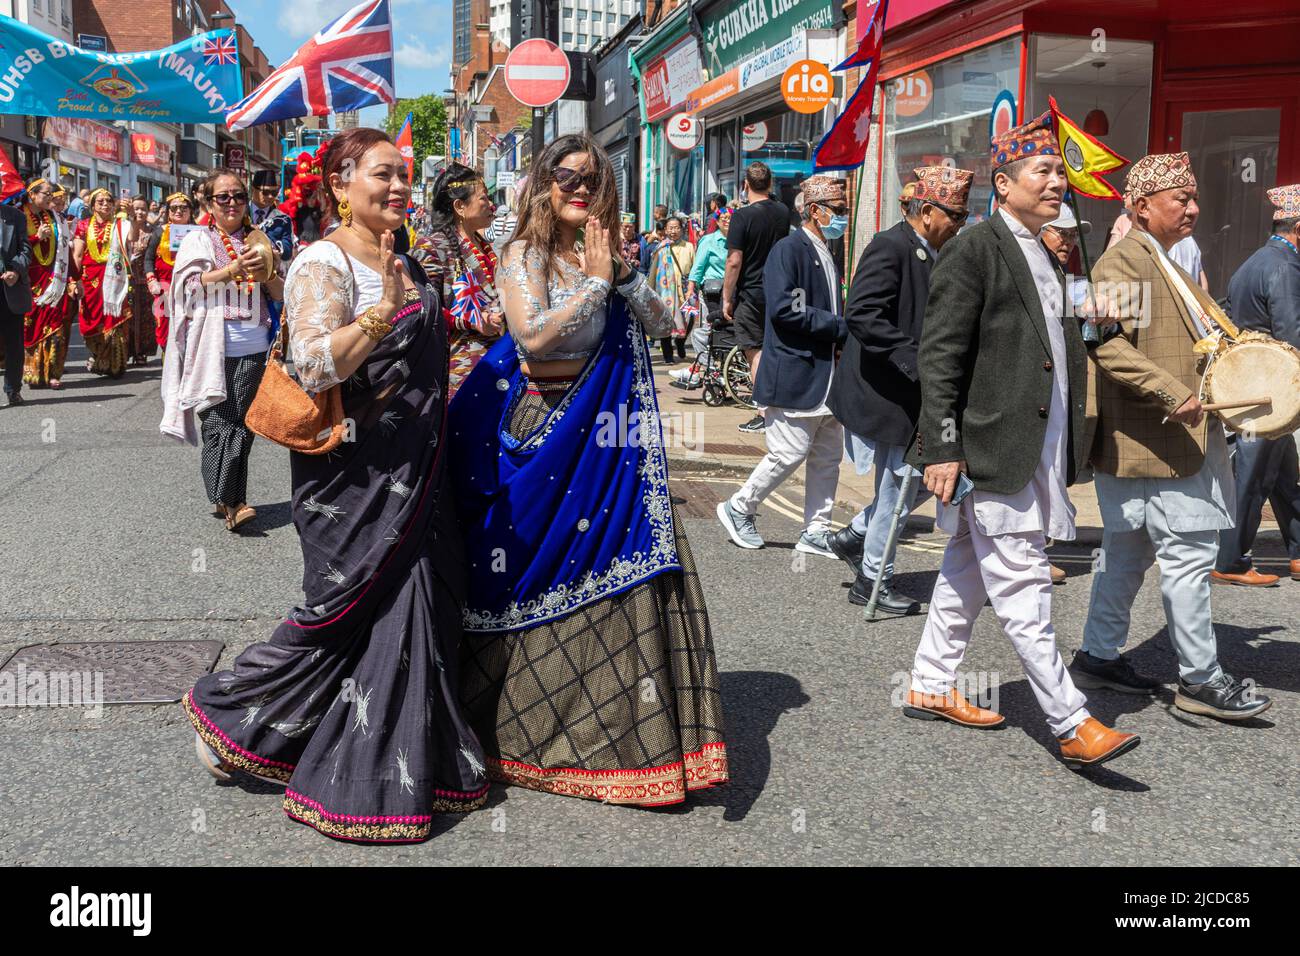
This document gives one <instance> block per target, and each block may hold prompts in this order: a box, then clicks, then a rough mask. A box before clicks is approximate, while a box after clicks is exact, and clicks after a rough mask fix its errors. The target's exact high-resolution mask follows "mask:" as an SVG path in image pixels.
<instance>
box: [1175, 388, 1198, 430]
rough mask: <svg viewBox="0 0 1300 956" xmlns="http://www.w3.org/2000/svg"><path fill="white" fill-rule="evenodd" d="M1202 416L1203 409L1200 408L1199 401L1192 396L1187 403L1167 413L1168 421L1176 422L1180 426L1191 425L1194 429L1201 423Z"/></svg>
mask: <svg viewBox="0 0 1300 956" xmlns="http://www.w3.org/2000/svg"><path fill="white" fill-rule="evenodd" d="M1204 416H1205V409H1203V408H1202V407H1201V400H1200V399H1199V398H1197V397H1196V396H1195V395H1192V396H1190V397H1189V398H1188V399H1187V401H1185V402H1183V404H1181V405H1179V406H1178V407H1177V408H1176V409H1174V410H1173V411H1172V412H1170V413H1169V421H1171V422H1178V423H1179V424H1180V425H1191V426H1192V427H1193V428H1195V427H1196V426H1197V425H1199V424H1200V423H1201V419H1202V418H1203V417H1204Z"/></svg>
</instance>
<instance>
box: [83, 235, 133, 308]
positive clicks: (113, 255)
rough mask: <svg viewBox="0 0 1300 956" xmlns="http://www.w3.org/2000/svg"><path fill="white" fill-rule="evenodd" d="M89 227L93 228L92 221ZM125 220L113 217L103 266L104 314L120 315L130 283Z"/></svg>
mask: <svg viewBox="0 0 1300 956" xmlns="http://www.w3.org/2000/svg"><path fill="white" fill-rule="evenodd" d="M89 228H92V229H93V228H94V224H93V222H92V224H91V226H90V227H89ZM126 233H127V222H126V220H125V219H121V218H118V219H114V220H113V226H112V233H111V236H112V238H111V239H110V240H109V246H108V263H107V264H106V265H105V266H104V286H103V290H104V314H105V315H121V314H122V303H123V302H125V301H126V293H127V290H128V289H129V287H130V285H131V257H130V256H129V255H128V254H127V251H126V250H127V244H126Z"/></svg>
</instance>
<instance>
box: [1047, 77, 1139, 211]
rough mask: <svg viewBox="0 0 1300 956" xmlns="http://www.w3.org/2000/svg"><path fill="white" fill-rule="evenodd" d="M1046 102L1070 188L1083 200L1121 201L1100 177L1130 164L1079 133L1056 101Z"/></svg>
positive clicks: (1090, 137) (1051, 98)
mask: <svg viewBox="0 0 1300 956" xmlns="http://www.w3.org/2000/svg"><path fill="white" fill-rule="evenodd" d="M1047 102H1048V105H1049V106H1050V107H1051V109H1052V121H1053V122H1054V123H1055V124H1056V141H1057V143H1059V144H1060V147H1061V159H1063V160H1064V161H1065V175H1066V178H1067V179H1069V180H1070V188H1071V189H1073V190H1074V191H1075V192H1076V193H1078V194H1079V195H1080V196H1089V197H1091V198H1093V199H1119V198H1120V194H1119V190H1118V189H1116V188H1115V187H1114V186H1112V185H1111V184H1110V183H1108V182H1106V180H1104V179H1102V178H1101V176H1100V174H1101V173H1104V172H1109V171H1110V170H1112V169H1119V167H1121V166H1127V165H1128V160H1127V159H1125V158H1124V157H1123V156H1121V155H1120V154H1119V153H1117V152H1115V151H1114V150H1112V149H1110V147H1108V146H1106V145H1104V144H1103V143H1102V142H1101V141H1100V140H1098V139H1096V138H1095V137H1093V136H1090V135H1088V134H1087V133H1085V132H1084V131H1083V130H1082V129H1080V128H1079V127H1078V126H1077V125H1076V124H1075V122H1074V120H1072V119H1070V118H1069V117H1068V116H1066V115H1065V114H1064V113H1062V112H1061V111H1060V109H1058V108H1057V106H1056V97H1054V96H1049V97H1048V98H1047Z"/></svg>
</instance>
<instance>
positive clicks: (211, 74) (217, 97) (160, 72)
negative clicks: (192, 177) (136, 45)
mask: <svg viewBox="0 0 1300 956" xmlns="http://www.w3.org/2000/svg"><path fill="white" fill-rule="evenodd" d="M242 90H243V80H242V79H241V77H240V73H239V52H238V49H237V47H236V45H235V38H234V34H233V32H232V31H230V30H211V31H209V32H208V33H203V34H200V35H199V36H196V37H191V38H190V39H188V40H183V41H181V42H180V43H174V44H172V45H171V46H169V47H165V48H163V49H161V50H147V51H142V52H139V53H102V52H96V51H91V50H83V49H82V48H81V47H78V46H74V45H73V44H71V43H68V42H67V41H65V40H60V39H57V38H56V37H52V36H49V35H48V34H45V33H42V32H40V31H39V30H34V29H32V28H31V27H30V26H28V25H27V24H25V23H20V22H19V21H17V20H14V19H12V18H11V17H6V16H0V113H21V114H26V115H30V116H75V117H80V118H82V119H90V120H100V121H104V120H114V119H139V120H155V121H160V122H173V123H214V122H215V123H222V122H224V121H225V114H226V109H227V108H228V107H229V106H230V105H231V104H233V103H236V102H238V101H239V99H240V98H241V97H242V96H243V92H242Z"/></svg>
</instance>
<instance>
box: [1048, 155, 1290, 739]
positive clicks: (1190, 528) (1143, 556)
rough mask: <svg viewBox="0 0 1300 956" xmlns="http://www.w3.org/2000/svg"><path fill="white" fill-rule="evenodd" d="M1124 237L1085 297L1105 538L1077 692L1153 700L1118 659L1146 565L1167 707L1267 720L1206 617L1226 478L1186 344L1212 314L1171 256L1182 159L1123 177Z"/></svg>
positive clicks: (1182, 201) (1228, 506) (1263, 702)
mask: <svg viewBox="0 0 1300 956" xmlns="http://www.w3.org/2000/svg"><path fill="white" fill-rule="evenodd" d="M1126 199H1127V200H1128V203H1129V208H1130V209H1131V210H1132V215H1133V229H1132V230H1131V231H1130V232H1129V234H1128V235H1126V236H1125V237H1124V238H1123V239H1121V240H1120V241H1119V242H1118V243H1116V244H1115V245H1114V246H1112V247H1111V248H1110V249H1108V250H1107V251H1106V253H1105V254H1104V255H1103V256H1102V257H1101V259H1100V260H1099V261H1098V263H1097V265H1096V268H1094V269H1093V276H1092V277H1093V281H1094V290H1095V292H1096V295H1097V297H1098V301H1099V302H1103V303H1106V304H1107V305H1108V307H1109V308H1108V314H1109V315H1110V316H1112V317H1113V318H1117V319H1118V320H1119V322H1118V324H1117V325H1112V326H1111V327H1110V329H1109V330H1108V331H1107V333H1106V334H1105V335H1104V336H1103V341H1102V342H1101V344H1100V345H1098V346H1097V347H1096V348H1095V349H1093V350H1092V352H1091V353H1090V355H1091V358H1092V361H1093V363H1094V365H1095V367H1096V371H1097V377H1096V382H1097V406H1098V410H1099V420H1098V425H1097V434H1096V439H1095V441H1094V444H1093V449H1092V463H1093V469H1094V472H1095V475H1096V488H1097V503H1098V505H1099V507H1100V509H1101V516H1102V522H1103V524H1104V526H1105V527H1104V532H1103V536H1102V554H1101V558H1102V561H1101V565H1100V567H1099V568H1098V570H1097V572H1096V573H1094V575H1093V579H1092V600H1091V604H1090V606H1089V609H1088V622H1087V624H1086V626H1085V627H1084V634H1083V649H1082V650H1080V651H1079V652H1078V653H1077V654H1076V655H1075V658H1074V662H1073V663H1072V664H1071V665H1070V673H1071V674H1072V675H1073V677H1074V680H1075V683H1076V684H1078V686H1080V687H1084V688H1097V687H1106V688H1110V689H1112V690H1117V691H1120V692H1123V693H1130V694H1152V693H1155V690H1156V688H1157V687H1158V686H1159V681H1155V680H1152V679H1150V678H1146V677H1143V676H1141V675H1139V674H1137V673H1136V672H1135V671H1134V670H1133V668H1132V666H1130V665H1129V663H1128V662H1127V661H1126V660H1125V659H1124V658H1123V657H1122V656H1121V655H1120V651H1119V649H1120V647H1122V646H1123V644H1124V642H1125V640H1126V639H1127V637H1128V629H1129V613H1130V610H1131V608H1132V605H1133V599H1134V598H1135V597H1136V596H1137V592H1138V589H1139V588H1141V586H1142V579H1143V576H1144V575H1145V573H1146V570H1147V568H1149V567H1150V566H1151V563H1152V561H1153V560H1157V559H1158V560H1159V562H1160V590H1161V595H1162V597H1163V598H1164V605H1165V616H1166V619H1167V621H1168V625H1169V635H1170V638H1171V639H1172V641H1173V644H1174V650H1175V651H1176V653H1177V655H1178V669H1179V680H1178V691H1177V694H1176V696H1175V698H1174V703H1175V705H1176V706H1177V707H1178V708H1179V709H1181V710H1185V711H1188V712H1190V713H1196V714H1205V715H1208V716H1211V717H1217V718H1219V719H1221V720H1244V719H1246V718H1249V717H1254V716H1256V715H1258V714H1260V713H1262V712H1263V711H1264V710H1266V709H1268V707H1269V704H1270V701H1269V699H1268V698H1267V697H1264V696H1263V695H1261V694H1257V693H1255V692H1254V688H1253V685H1252V683H1251V682H1242V681H1239V680H1237V679H1235V678H1234V677H1232V676H1231V675H1230V674H1227V673H1225V672H1224V670H1223V668H1222V667H1220V666H1219V660H1218V646H1217V641H1216V639H1215V635H1214V623H1213V620H1212V617H1211V612H1210V572H1211V571H1212V570H1213V569H1214V562H1215V558H1216V556H1217V553H1218V540H1219V531H1221V530H1223V529H1225V528H1231V527H1232V523H1233V483H1232V469H1231V467H1230V465H1229V461H1228V448H1227V443H1226V441H1225V440H1224V436H1223V428H1222V426H1221V425H1220V424H1219V422H1218V420H1217V419H1215V418H1213V417H1207V416H1206V414H1205V412H1204V410H1203V409H1202V407H1201V402H1200V399H1199V397H1198V392H1199V388H1200V376H1201V371H1202V366H1201V361H1202V360H1201V357H1200V356H1199V355H1198V354H1197V353H1196V352H1195V351H1194V346H1195V345H1196V343H1197V342H1198V341H1201V340H1203V339H1206V338H1210V337H1212V336H1215V335H1217V334H1220V333H1221V332H1222V329H1221V327H1220V326H1219V324H1218V323H1217V322H1216V321H1215V318H1214V316H1215V315H1222V313H1221V312H1220V311H1219V310H1218V309H1217V307H1216V306H1215V305H1214V302H1213V300H1212V299H1210V297H1209V296H1208V295H1207V294H1206V293H1205V292H1204V290H1202V289H1201V287H1200V285H1199V284H1198V283H1197V281H1196V280H1195V279H1194V278H1193V277H1192V276H1190V275H1188V274H1187V273H1186V272H1184V271H1183V270H1182V269H1181V268H1180V267H1179V266H1178V265H1177V264H1175V263H1174V262H1173V261H1172V259H1170V257H1169V250H1170V249H1171V248H1172V247H1173V245H1174V244H1175V243H1177V242H1178V241H1179V240H1181V239H1182V238H1184V237H1185V236H1189V235H1191V233H1192V228H1193V227H1194V226H1195V224H1196V217H1197V215H1198V212H1199V210H1198V208H1197V205H1196V179H1195V177H1194V176H1193V175H1192V170H1191V164H1190V162H1189V158H1188V155H1187V154H1186V153H1172V154H1158V155H1153V156H1146V157H1143V158H1142V159H1140V160H1139V161H1138V162H1136V163H1134V165H1133V168H1132V169H1131V170H1130V171H1129V175H1128V183H1127V195H1126Z"/></svg>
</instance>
